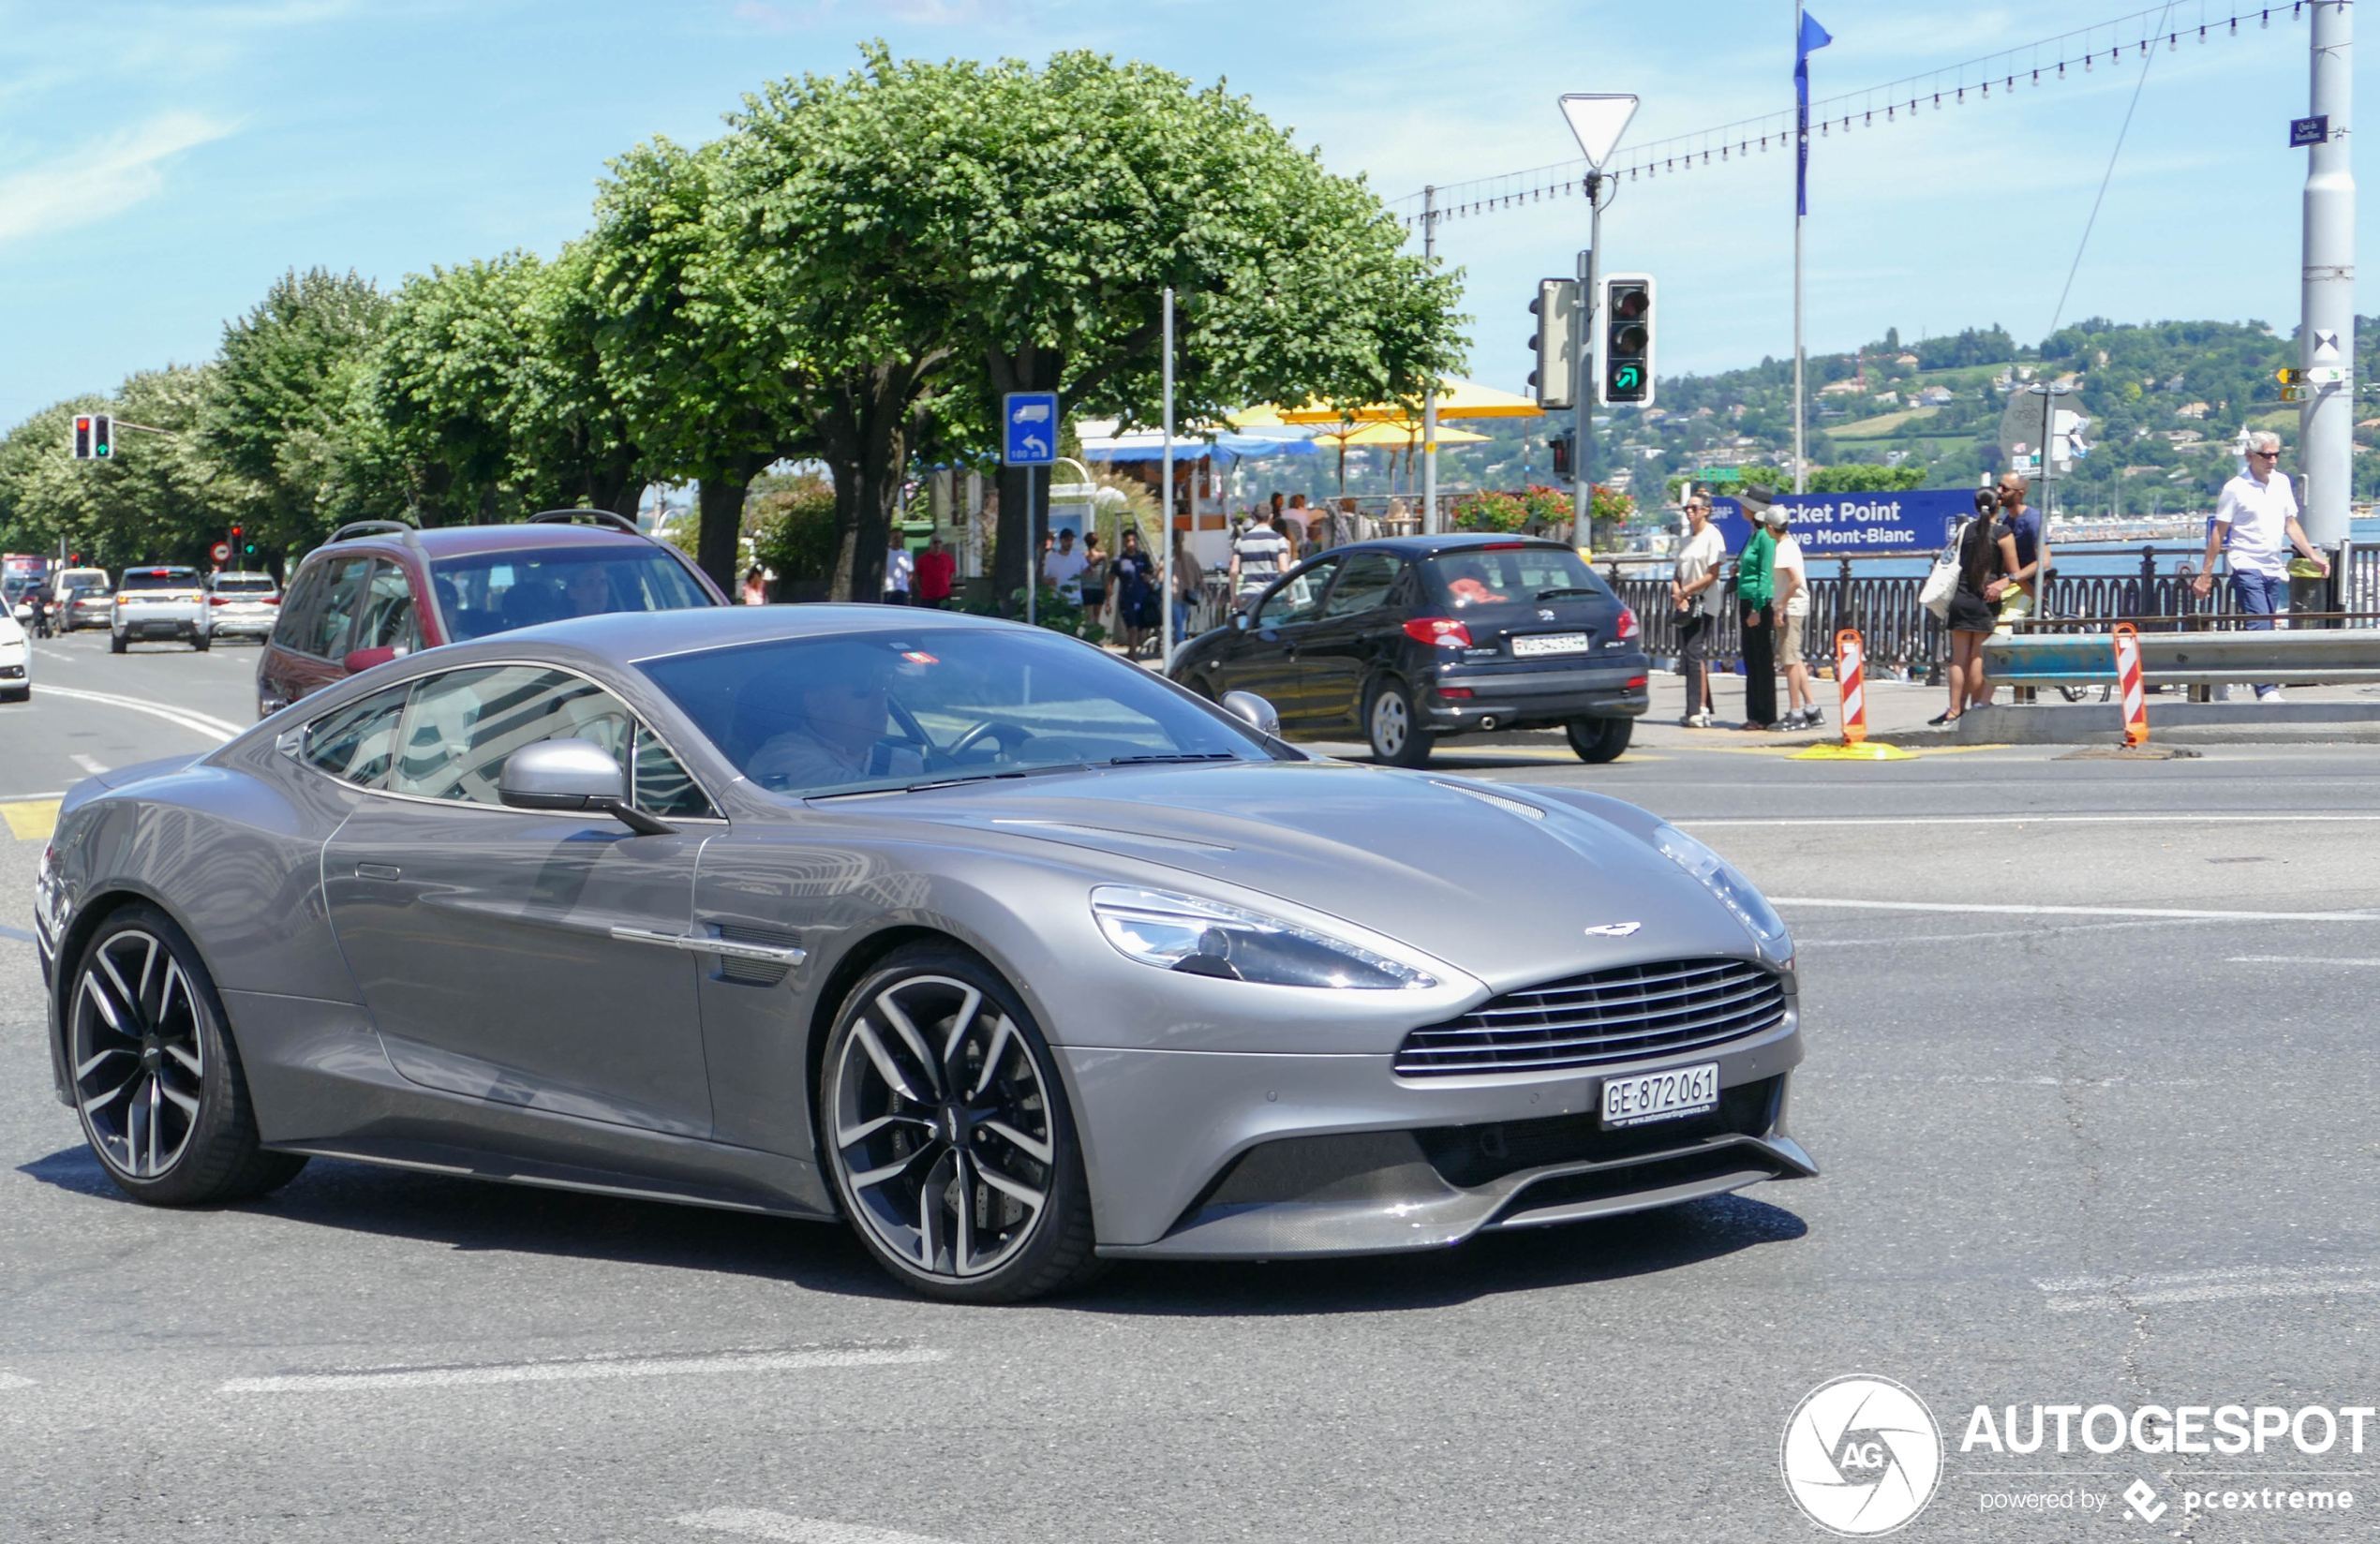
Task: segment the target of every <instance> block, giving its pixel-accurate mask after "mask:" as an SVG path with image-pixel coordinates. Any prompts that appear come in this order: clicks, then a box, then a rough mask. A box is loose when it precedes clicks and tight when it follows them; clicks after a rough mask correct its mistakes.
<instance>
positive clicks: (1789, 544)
mask: <svg viewBox="0 0 2380 1544" xmlns="http://www.w3.org/2000/svg"><path fill="white" fill-rule="evenodd" d="M1774 529H1775V531H1776V533H1777V552H1776V554H1775V556H1774V557H1771V558H1770V559H1769V565H1770V568H1771V570H1772V571H1773V572H1774V573H1775V575H1776V580H1775V583H1776V588H1777V662H1778V665H1779V666H1780V667H1781V668H1782V669H1783V670H1784V672H1785V717H1784V718H1782V719H1781V720H1778V728H1780V729H1810V728H1814V727H1816V726H1817V725H1819V724H1821V723H1823V722H1825V715H1824V714H1822V713H1821V712H1819V710H1818V705H1817V704H1816V703H1813V702H1812V701H1810V695H1809V666H1808V664H1807V663H1806V662H1804V661H1803V659H1802V633H1803V631H1804V630H1805V629H1806V628H1807V626H1808V625H1809V568H1808V565H1807V564H1806V563H1805V562H1804V561H1803V560H1802V543H1801V539H1800V538H1799V537H1797V536H1795V535H1794V534H1793V532H1792V523H1791V521H1790V519H1789V520H1788V521H1787V522H1786V523H1785V524H1783V525H1779V526H1777V527H1774Z"/></svg>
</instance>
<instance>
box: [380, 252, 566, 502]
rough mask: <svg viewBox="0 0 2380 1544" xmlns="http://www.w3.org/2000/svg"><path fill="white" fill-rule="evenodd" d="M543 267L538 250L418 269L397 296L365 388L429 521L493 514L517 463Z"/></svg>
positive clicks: (417, 500) (414, 500) (389, 308)
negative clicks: (531, 307)
mask: <svg viewBox="0 0 2380 1544" xmlns="http://www.w3.org/2000/svg"><path fill="white" fill-rule="evenodd" d="M540 270H541V265H540V264H539V262H538V260H537V258H536V257H535V256H534V255H533V254H530V253H527V252H509V253H506V254H505V255H504V256H503V257H500V258H498V259H496V260H493V261H473V262H467V263H463V264H461V265H459V266H457V267H454V268H433V269H432V270H430V272H429V273H428V274H427V275H414V276H413V277H410V278H409V279H407V280H406V281H405V283H404V285H403V287H401V288H400V289H398V290H397V292H396V293H395V295H394V296H393V297H392V298H391V300H390V303H389V306H388V311H387V314H386V316H385V318H384V319H383V320H382V322H381V325H380V327H379V346H378V350H377V354H376V356H375V359H374V362H373V363H374V369H373V370H372V372H371V374H370V377H369V379H368V382H367V387H366V389H367V390H368V391H369V392H370V393H371V397H372V402H373V405H374V407H375V408H376V409H377V411H378V412H379V415H380V417H381V419H382V420H383V421H384V422H385V423H386V424H387V426H388V431H389V435H390V437H391V438H392V439H393V440H394V444H395V445H396V447H397V448H398V450H399V452H400V453H402V454H403V455H404V456H405V457H406V458H407V460H408V461H409V463H411V465H412V470H413V475H412V477H411V479H410V482H411V484H412V489H411V491H412V494H413V504H414V510H415V513H416V515H417V518H418V520H419V522H420V524H422V525H424V526H439V525H444V524H446V523H447V521H448V520H449V518H450V517H452V516H454V515H456V514H461V515H464V516H465V517H466V518H468V517H469V514H470V513H471V512H473V511H474V510H477V511H478V512H481V514H482V515H483V517H487V516H492V515H493V514H494V512H495V505H496V498H497V492H498V487H499V485H500V484H502V483H503V482H505V481H506V480H507V477H508V474H509V473H510V472H511V471H512V469H513V433H512V427H511V419H512V417H513V398H514V396H515V395H516V393H517V392H518V390H519V382H518V377H519V375H520V374H521V372H522V369H523V366H524V364H525V362H526V361H527V360H528V357H529V356H530V353H531V345H530V341H529V339H528V336H527V335H526V327H525V323H526V322H527V320H528V302H529V298H530V296H531V295H532V293H533V292H534V291H535V290H536V289H537V286H538V282H539V278H540Z"/></svg>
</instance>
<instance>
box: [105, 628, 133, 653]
mask: <svg viewBox="0 0 2380 1544" xmlns="http://www.w3.org/2000/svg"><path fill="white" fill-rule="evenodd" d="M130 643H131V640H130V639H128V638H126V637H125V635H124V634H123V633H121V632H111V633H109V634H108V652H109V653H111V654H121V653H123V652H124V651H125V649H126V647H127V646H129V645H130Z"/></svg>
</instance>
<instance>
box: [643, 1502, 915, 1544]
mask: <svg viewBox="0 0 2380 1544" xmlns="http://www.w3.org/2000/svg"><path fill="white" fill-rule="evenodd" d="M673 1521H675V1522H677V1524H678V1525H679V1526H680V1527H685V1528H707V1529H708V1530H709V1531H710V1532H712V1533H715V1534H735V1535H736V1536H738V1537H743V1538H774V1539H781V1540H784V1541H785V1544H949V1540H947V1539H941V1538H929V1537H926V1536H925V1535H924V1534H904V1533H897V1532H895V1531H894V1530H892V1529H890V1528H870V1527H865V1526H863V1525H861V1524H859V1523H856V1522H825V1521H823V1520H821V1519H819V1518H814V1517H788V1516H786V1515H785V1514H784V1513H783V1512H765V1511H762V1510H760V1509H759V1508H758V1507H711V1508H710V1509H709V1510H708V1511H704V1512H689V1513H687V1514H686V1515H685V1516H684V1517H681V1518H677V1519H674V1520H673Z"/></svg>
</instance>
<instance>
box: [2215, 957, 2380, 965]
mask: <svg viewBox="0 0 2380 1544" xmlns="http://www.w3.org/2000/svg"><path fill="white" fill-rule="evenodd" d="M2224 964H2226V965H2380V959H2354V958H2345V959H2343V958H2339V957H2337V956H2335V955H2234V956H2232V957H2231V958H2229V959H2226V960H2224Z"/></svg>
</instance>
